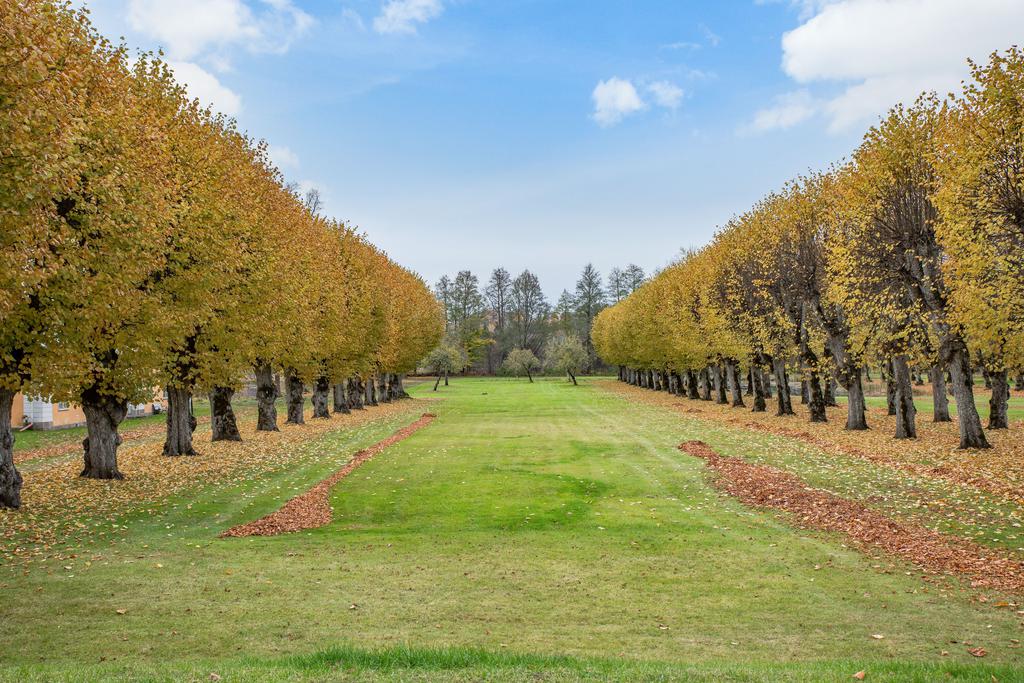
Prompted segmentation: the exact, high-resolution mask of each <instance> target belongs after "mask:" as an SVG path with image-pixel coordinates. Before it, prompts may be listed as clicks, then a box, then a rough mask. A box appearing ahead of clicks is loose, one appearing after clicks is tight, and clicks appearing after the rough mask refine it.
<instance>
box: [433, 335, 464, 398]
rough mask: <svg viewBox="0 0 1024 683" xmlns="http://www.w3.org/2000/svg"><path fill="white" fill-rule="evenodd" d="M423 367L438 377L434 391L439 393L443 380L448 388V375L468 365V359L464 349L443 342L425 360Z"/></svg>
mask: <svg viewBox="0 0 1024 683" xmlns="http://www.w3.org/2000/svg"><path fill="white" fill-rule="evenodd" d="M423 365H425V366H426V367H427V369H428V370H429V371H430V372H432V373H434V374H435V375H437V380H436V381H435V382H434V391H437V387H438V385H439V384H440V383H441V378H442V377H443V378H444V385H445V386H448V375H450V374H451V373H453V372H458V371H459V370H461V369H462V368H463V367H465V365H466V359H465V356H464V355H463V351H462V349H460V348H459V347H458V346H457V345H455V344H452V343H450V342H443V343H441V344H439V345H438V346H437V347H435V348H434V350H433V351H431V352H430V353H429V354H427V357H426V358H425V359H424V360H423Z"/></svg>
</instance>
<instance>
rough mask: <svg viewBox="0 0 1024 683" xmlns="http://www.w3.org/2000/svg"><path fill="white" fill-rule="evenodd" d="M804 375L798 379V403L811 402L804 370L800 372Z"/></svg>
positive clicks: (805, 403)
mask: <svg viewBox="0 0 1024 683" xmlns="http://www.w3.org/2000/svg"><path fill="white" fill-rule="evenodd" d="M800 374H801V375H803V376H804V377H803V378H802V379H801V380H800V405H807V404H808V403H810V402H811V399H810V391H808V389H807V378H806V371H803V372H801V373H800Z"/></svg>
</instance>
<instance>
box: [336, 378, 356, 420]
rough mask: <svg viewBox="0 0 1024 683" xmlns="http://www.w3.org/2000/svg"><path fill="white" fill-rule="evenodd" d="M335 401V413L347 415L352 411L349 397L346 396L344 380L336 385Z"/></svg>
mask: <svg viewBox="0 0 1024 683" xmlns="http://www.w3.org/2000/svg"><path fill="white" fill-rule="evenodd" d="M332 393H333V399H334V412H336V413H343V414H345V415H347V414H349V413H351V412H352V411H351V410H350V409H349V407H348V396H346V395H345V380H342V381H340V382H338V383H337V384H335V385H334V390H333V392H332Z"/></svg>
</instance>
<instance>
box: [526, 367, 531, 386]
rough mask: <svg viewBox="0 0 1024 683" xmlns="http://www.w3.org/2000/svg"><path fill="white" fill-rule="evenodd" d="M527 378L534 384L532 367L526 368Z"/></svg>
mask: <svg viewBox="0 0 1024 683" xmlns="http://www.w3.org/2000/svg"><path fill="white" fill-rule="evenodd" d="M526 379H528V380H530V384H533V373H531V372H530V368H526Z"/></svg>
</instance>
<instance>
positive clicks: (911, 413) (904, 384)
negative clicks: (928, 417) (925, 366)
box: [892, 355, 917, 439]
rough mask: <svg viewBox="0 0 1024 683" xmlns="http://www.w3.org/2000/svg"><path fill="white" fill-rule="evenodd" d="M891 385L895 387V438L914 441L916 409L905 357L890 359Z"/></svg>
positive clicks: (908, 367)
mask: <svg viewBox="0 0 1024 683" xmlns="http://www.w3.org/2000/svg"><path fill="white" fill-rule="evenodd" d="M892 383H893V384H894V385H895V386H896V438H897V439H916V438H917V424H916V423H915V418H916V416H917V408H916V407H915V406H914V388H913V386H912V385H911V378H910V366H909V365H908V364H907V357H906V356H902V355H900V356H896V357H894V358H893V359H892Z"/></svg>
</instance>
